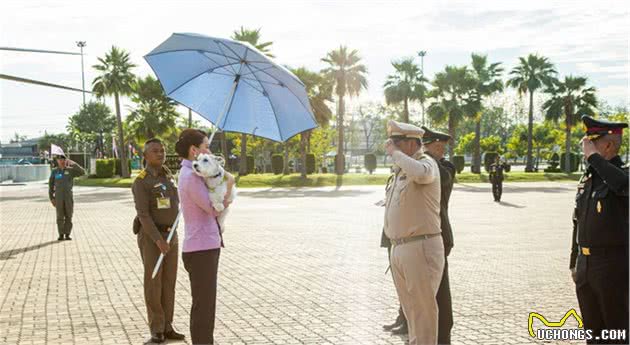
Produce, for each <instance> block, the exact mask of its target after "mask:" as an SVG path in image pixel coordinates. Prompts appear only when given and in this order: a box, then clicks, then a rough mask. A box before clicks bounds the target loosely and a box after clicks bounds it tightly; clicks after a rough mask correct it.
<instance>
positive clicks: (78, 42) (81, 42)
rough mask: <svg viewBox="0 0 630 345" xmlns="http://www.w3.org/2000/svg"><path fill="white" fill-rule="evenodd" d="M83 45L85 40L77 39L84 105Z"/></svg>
mask: <svg viewBox="0 0 630 345" xmlns="http://www.w3.org/2000/svg"><path fill="white" fill-rule="evenodd" d="M85 45H86V44H85V41H77V47H79V48H80V49H81V90H83V91H82V94H83V105H85V73H84V72H83V47H85Z"/></svg>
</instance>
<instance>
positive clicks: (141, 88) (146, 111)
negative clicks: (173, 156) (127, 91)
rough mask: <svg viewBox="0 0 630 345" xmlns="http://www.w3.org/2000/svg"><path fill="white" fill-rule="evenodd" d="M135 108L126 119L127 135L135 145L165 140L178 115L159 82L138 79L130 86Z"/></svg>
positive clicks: (149, 78)
mask: <svg viewBox="0 0 630 345" xmlns="http://www.w3.org/2000/svg"><path fill="white" fill-rule="evenodd" d="M132 89H133V94H132V96H131V100H132V101H133V102H134V103H135V107H134V108H133V110H132V111H131V113H130V114H129V116H128V117H127V120H126V122H127V124H128V128H129V131H130V132H129V134H131V135H132V136H133V138H134V139H135V141H136V142H137V143H142V142H144V141H145V140H147V139H150V138H154V137H159V138H162V139H164V138H166V137H168V136H169V134H170V133H171V132H172V131H173V130H174V129H175V127H176V124H177V119H178V117H179V114H178V113H177V110H175V102H174V101H172V100H171V99H169V98H168V97H166V95H165V94H164V90H162V86H161V85H160V82H159V81H158V80H157V79H155V78H153V77H152V76H150V75H149V76H146V77H145V78H138V79H137V80H136V81H135V82H134V83H133V85H132Z"/></svg>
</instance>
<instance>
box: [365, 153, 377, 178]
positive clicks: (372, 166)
mask: <svg viewBox="0 0 630 345" xmlns="http://www.w3.org/2000/svg"><path fill="white" fill-rule="evenodd" d="M363 158H364V161H365V170H367V171H369V172H370V175H371V174H372V173H373V172H374V170H376V155H374V154H373V153H368V154H366V155H365V156H364V157H363Z"/></svg>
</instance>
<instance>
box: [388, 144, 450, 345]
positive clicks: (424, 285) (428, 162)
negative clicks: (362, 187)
mask: <svg viewBox="0 0 630 345" xmlns="http://www.w3.org/2000/svg"><path fill="white" fill-rule="evenodd" d="M392 158H393V160H394V163H395V164H396V168H395V177H394V181H393V182H392V185H391V187H390V188H389V189H388V191H387V199H386V204H385V235H386V236H387V237H388V238H390V239H391V240H393V241H394V242H395V241H396V240H400V241H409V242H405V243H402V244H395V245H394V246H393V248H392V252H391V267H392V272H393V275H394V284H395V285H396V290H397V292H398V297H399V299H400V302H401V304H402V308H403V311H404V313H405V316H406V317H407V322H408V327H409V344H411V345H414V344H436V343H437V334H438V306H437V301H436V294H437V291H438V287H439V286H440V281H441V279H442V272H443V270H444V244H443V243H442V238H441V236H439V235H440V233H441V230H440V193H441V189H440V172H439V167H438V163H437V162H436V161H435V160H434V159H433V158H431V157H430V156H428V155H426V154H423V153H422V150H419V151H418V152H417V153H416V154H414V155H413V156H412V157H409V156H407V155H405V154H404V153H402V152H400V151H396V152H394V153H393V154H392ZM422 236H424V237H422Z"/></svg>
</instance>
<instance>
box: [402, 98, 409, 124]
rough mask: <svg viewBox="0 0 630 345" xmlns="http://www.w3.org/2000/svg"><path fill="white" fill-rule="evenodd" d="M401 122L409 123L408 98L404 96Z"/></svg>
mask: <svg viewBox="0 0 630 345" xmlns="http://www.w3.org/2000/svg"><path fill="white" fill-rule="evenodd" d="M403 122H404V123H409V100H407V99H406V98H405V100H404V108H403Z"/></svg>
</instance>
